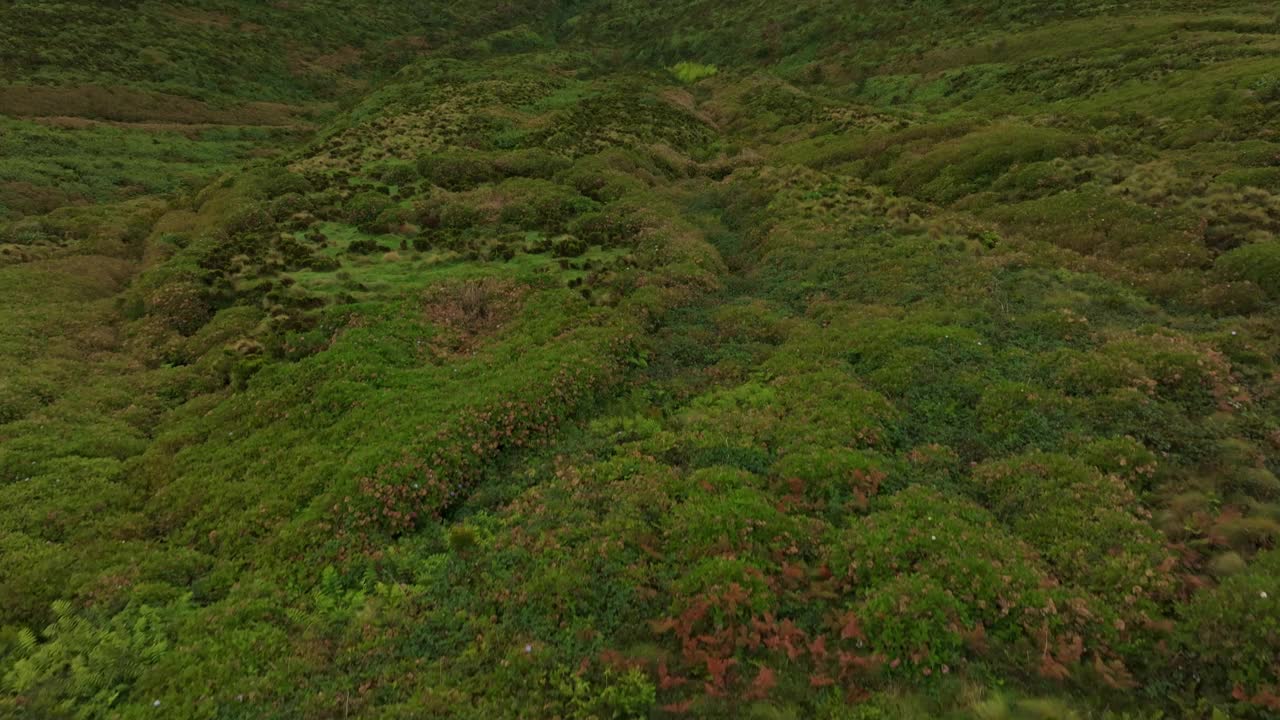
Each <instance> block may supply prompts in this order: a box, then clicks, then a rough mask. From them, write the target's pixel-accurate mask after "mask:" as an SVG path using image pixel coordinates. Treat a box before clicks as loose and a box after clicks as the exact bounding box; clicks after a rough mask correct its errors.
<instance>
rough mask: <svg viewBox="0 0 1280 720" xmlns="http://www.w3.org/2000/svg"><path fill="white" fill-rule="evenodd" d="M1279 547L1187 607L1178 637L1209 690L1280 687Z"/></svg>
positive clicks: (1226, 691)
mask: <svg viewBox="0 0 1280 720" xmlns="http://www.w3.org/2000/svg"><path fill="white" fill-rule="evenodd" d="M1276 578H1280V551H1276V550H1271V551H1268V552H1264V553H1261V554H1259V555H1258V556H1257V557H1255V558H1254V559H1253V561H1252V562H1250V563H1249V566H1248V568H1247V569H1246V570H1245V571H1244V572H1240V573H1237V574H1234V575H1232V576H1231V577H1228V578H1227V579H1226V580H1224V581H1223V582H1222V584H1221V585H1219V586H1218V587H1216V588H1212V589H1208V590H1203V591H1201V592H1200V593H1198V594H1197V595H1196V596H1195V597H1194V598H1192V600H1191V602H1190V603H1189V604H1188V605H1187V606H1186V607H1184V608H1183V610H1182V623H1181V624H1180V625H1179V632H1178V637H1179V640H1180V644H1181V647H1182V648H1183V650H1184V652H1186V653H1188V654H1189V655H1190V657H1191V660H1190V662H1192V663H1193V665H1194V667H1195V673H1196V674H1197V675H1199V676H1200V677H1201V678H1202V679H1203V680H1202V682H1203V683H1204V685H1205V687H1206V689H1207V690H1208V691H1209V692H1212V693H1215V694H1218V695H1220V696H1226V695H1228V694H1230V693H1231V692H1232V690H1233V689H1234V688H1235V687H1236V686H1239V687H1240V688H1241V689H1242V690H1243V691H1244V693H1245V694H1246V695H1247V696H1252V695H1253V694H1254V693H1257V692H1259V691H1261V690H1270V691H1271V692H1273V693H1274V692H1276V691H1277V690H1280V662H1278V661H1277V658H1278V657H1280V604H1278V603H1277V602H1276V595H1277V589H1276Z"/></svg>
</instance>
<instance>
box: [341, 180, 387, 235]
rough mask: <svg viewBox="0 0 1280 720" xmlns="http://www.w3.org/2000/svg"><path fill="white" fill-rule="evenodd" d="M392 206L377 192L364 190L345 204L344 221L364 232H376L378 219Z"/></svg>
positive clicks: (385, 197) (384, 196)
mask: <svg viewBox="0 0 1280 720" xmlns="http://www.w3.org/2000/svg"><path fill="white" fill-rule="evenodd" d="M391 206H392V202H391V200H389V199H388V198H387V196H386V195H383V194H382V193H379V192H373V191H372V190H366V191H364V192H360V193H357V194H356V195H355V196H353V197H352V198H351V199H350V200H349V201H347V203H346V207H345V210H346V219H347V222H350V223H351V224H352V225H355V226H356V227H358V228H360V229H361V230H363V231H365V232H376V231H377V230H378V228H377V227H376V226H377V223H378V218H379V217H380V216H381V215H382V213H384V212H386V211H387V210H389V209H390V208H391Z"/></svg>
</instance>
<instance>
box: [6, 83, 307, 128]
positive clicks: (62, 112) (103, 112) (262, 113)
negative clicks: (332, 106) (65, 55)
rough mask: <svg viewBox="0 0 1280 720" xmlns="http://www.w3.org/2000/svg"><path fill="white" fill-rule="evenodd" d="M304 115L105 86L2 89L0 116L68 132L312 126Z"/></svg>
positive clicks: (276, 107) (288, 108) (274, 106)
mask: <svg viewBox="0 0 1280 720" xmlns="http://www.w3.org/2000/svg"><path fill="white" fill-rule="evenodd" d="M304 112H305V109H304V108H301V107H298V106H294V105H283V104H280V103H265V102H252V103H246V104H244V105H240V106H238V107H233V108H214V107H211V106H210V105H208V104H207V103H204V102H201V101H199V100H193V99H192V98H186V97H180V96H178V95H168V94H165V93H153V92H144V91H142V90H133V89H130V88H125V87H107V86H102V85H71V86H66V87H43V86H35V85H7V86H0V113H4V114H6V115H15V116H18V117H23V118H56V120H54V122H55V123H60V124H62V126H64V127H75V126H76V123H77V122H81V121H84V120H91V121H106V122H116V123H142V124H152V125H153V126H156V127H157V129H159V128H163V127H166V126H168V127H172V126H174V125H180V126H188V125H200V124H205V125H265V126H289V127H299V126H307V125H308V124H307V123H306V122H305V121H303V120H301V119H300V117H299V116H300V115H302V114H303V113H304ZM77 119H79V120H77ZM157 124H158V125H157ZM80 127H87V126H85V125H80Z"/></svg>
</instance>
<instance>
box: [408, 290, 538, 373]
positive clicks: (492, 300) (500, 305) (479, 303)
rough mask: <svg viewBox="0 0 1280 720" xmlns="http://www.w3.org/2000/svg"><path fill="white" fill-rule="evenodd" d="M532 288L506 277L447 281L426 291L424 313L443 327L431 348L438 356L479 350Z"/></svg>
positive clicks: (424, 294)
mask: <svg viewBox="0 0 1280 720" xmlns="http://www.w3.org/2000/svg"><path fill="white" fill-rule="evenodd" d="M528 291H529V288H528V287H527V286H525V285H520V284H518V283H516V282H515V281H513V280H508V279H506V278H495V277H486V278H476V279H472V280H461V281H457V282H450V283H444V284H441V285H437V286H435V287H432V288H430V289H428V290H427V291H426V292H425V293H423V314H424V316H425V317H426V319H427V320H428V321H430V322H431V323H432V324H433V325H435V326H437V327H438V328H439V329H440V333H439V334H437V335H436V336H434V337H432V338H431V341H430V348H429V350H430V351H431V353H432V354H433V355H435V356H436V357H437V358H443V357H448V356H451V355H460V354H470V353H473V352H475V350H476V348H478V347H479V346H480V345H481V344H482V342H483V340H484V339H485V338H487V337H490V336H492V335H493V334H495V333H497V332H498V331H499V330H501V329H502V327H503V326H504V325H505V324H506V323H507V322H508V321H509V320H510V319H511V318H512V317H513V316H514V315H515V313H516V312H517V311H518V310H519V309H520V305H521V303H522V302H523V300H524V296H525V294H527V293H528Z"/></svg>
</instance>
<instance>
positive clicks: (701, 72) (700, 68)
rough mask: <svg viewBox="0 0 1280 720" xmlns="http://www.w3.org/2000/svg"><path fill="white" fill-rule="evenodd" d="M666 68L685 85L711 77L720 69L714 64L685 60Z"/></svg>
mask: <svg viewBox="0 0 1280 720" xmlns="http://www.w3.org/2000/svg"><path fill="white" fill-rule="evenodd" d="M667 69H668V70H670V71H671V74H672V75H675V76H676V79H677V80H679V81H680V82H682V83H684V84H686V85H692V84H693V83H696V82H698V81H699V80H702V79H703V78H709V77H712V76H714V75H715V74H716V73H718V72H720V69H719V68H717V67H716V66H715V65H703V64H702V63H696V62H690V61H687V60H686V61H684V62H678V63H676V64H675V65H672V66H671V67H669V68H667Z"/></svg>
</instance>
